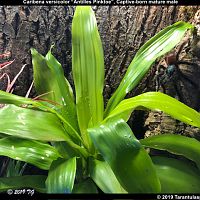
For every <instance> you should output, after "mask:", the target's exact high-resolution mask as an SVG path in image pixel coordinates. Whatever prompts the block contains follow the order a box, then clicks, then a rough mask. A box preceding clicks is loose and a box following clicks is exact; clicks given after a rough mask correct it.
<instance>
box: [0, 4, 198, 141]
mask: <svg viewBox="0 0 200 200" xmlns="http://www.w3.org/2000/svg"><path fill="white" fill-rule="evenodd" d="M93 9H94V11H95V13H96V18H97V22H98V27H99V32H100V35H101V39H102V43H103V47H104V54H105V66H106V79H105V91H104V96H105V99H106V100H107V99H108V98H109V97H110V96H111V94H112V93H113V92H114V91H115V89H116V88H117V86H118V85H119V83H120V80H121V79H122V77H123V75H124V74H125V71H126V69H127V67H128V65H129V64H130V62H131V60H132V59H133V57H134V55H135V53H136V52H137V50H138V49H139V48H140V47H141V45H142V44H144V42H146V41H147V40H148V39H150V38H151V37H152V36H154V35H155V34H156V33H157V32H158V31H160V30H161V29H163V28H164V27H166V26H168V25H171V24H172V23H174V22H176V21H179V20H183V21H189V22H191V23H193V24H194V25H195V26H196V27H197V36H194V35H193V36H192V35H190V36H186V38H185V40H186V41H187V43H186V44H185V46H184V48H183V50H182V51H181V54H180V59H181V60H187V61H190V62H195V63H196V64H197V66H196V65H195V66H194V65H181V66H179V67H180V70H181V72H182V73H183V75H184V76H186V77H187V79H184V78H183V77H182V76H181V75H180V74H178V73H175V74H173V76H174V77H172V78H171V79H170V81H166V82H165V84H164V86H163V87H164V88H163V87H159V88H158V79H159V77H162V76H163V74H165V71H161V72H160V69H159V66H160V63H161V61H163V60H164V58H162V59H161V60H160V61H158V62H157V63H155V65H154V66H153V67H152V69H151V70H150V72H149V73H148V75H147V76H146V77H145V78H144V79H143V81H142V82H141V83H140V84H139V86H138V87H137V88H136V89H135V90H134V91H133V92H131V94H129V95H128V96H133V95H137V94H140V93H142V92H146V91H156V90H160V91H162V92H165V93H167V94H169V95H171V96H173V97H175V98H177V99H179V100H180V101H182V102H184V103H186V104H187V105H189V106H191V107H193V108H195V109H196V110H198V111H199V109H200V106H199V97H200V92H199V86H200V78H199V77H200V70H199V69H200V68H199V67H200V66H199V67H198V65H199V59H200V55H199V54H200V53H199V52H200V51H199V48H200V47H199V44H200V43H199V37H198V35H199V29H200V28H199V27H200V7H199V6H99V7H97V6H94V7H93ZM74 10H75V8H74V7H64V6H0V53H3V52H11V54H12V56H11V58H9V59H10V60H12V59H15V62H14V63H13V64H12V65H11V66H9V67H8V68H6V69H5V70H1V71H0V76H1V74H2V73H3V72H7V73H8V74H9V75H10V77H11V78H13V77H14V76H15V75H16V74H17V72H18V71H19V70H20V69H21V67H22V65H23V64H27V66H26V68H25V70H24V71H23V73H22V74H21V75H20V77H19V79H18V80H17V82H16V84H15V90H14V93H15V94H18V95H23V96H24V95H25V94H26V91H27V90H28V88H29V86H30V84H31V82H32V65H31V58H30V48H31V47H34V48H36V49H37V50H38V51H39V52H40V53H42V54H43V55H44V54H46V53H47V51H48V50H49V48H50V46H51V45H52V44H55V48H54V49H53V54H54V55H55V57H56V58H57V59H58V60H59V61H60V62H61V64H62V66H63V68H64V70H65V74H66V76H67V78H68V80H69V81H70V82H71V83H72V84H73V81H72V75H71V23H72V17H73V13H74ZM175 51H176V50H175ZM189 80H192V81H193V82H195V85H194V84H192V83H191V82H190V81H189ZM5 85H6V80H1V82H0V89H5ZM31 95H32V96H34V95H35V93H34V90H33V91H32V93H31ZM129 124H130V126H131V127H132V129H133V131H134V133H135V134H136V135H137V136H139V137H142V136H144V135H146V136H149V135H152V134H159V133H164V132H165V133H178V134H185V135H190V136H192V137H196V138H200V133H199V130H198V129H197V128H194V127H190V126H186V125H185V124H183V123H181V122H178V121H176V120H174V119H172V118H170V117H169V116H167V115H165V114H163V113H161V112H144V111H136V112H134V114H133V115H132V117H131V119H130V121H129Z"/></svg>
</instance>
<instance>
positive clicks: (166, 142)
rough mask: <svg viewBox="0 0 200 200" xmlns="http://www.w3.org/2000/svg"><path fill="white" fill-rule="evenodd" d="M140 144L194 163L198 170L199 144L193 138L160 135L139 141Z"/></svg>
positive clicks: (199, 164) (199, 165)
mask: <svg viewBox="0 0 200 200" xmlns="http://www.w3.org/2000/svg"><path fill="white" fill-rule="evenodd" d="M140 142H141V144H142V145H144V146H145V147H150V148H154V149H159V150H166V151H168V152H170V153H173V154H177V155H182V156H185V157H186V158H188V159H190V160H192V161H194V162H195V163H196V164H197V166H198V168H199V169H200V161H199V158H200V142H199V141H198V140H196V139H194V138H189V137H186V136H182V135H175V134H162V135H156V136H152V137H149V138H145V139H141V140H140Z"/></svg>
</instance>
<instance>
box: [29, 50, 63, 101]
mask: <svg viewBox="0 0 200 200" xmlns="http://www.w3.org/2000/svg"><path fill="white" fill-rule="evenodd" d="M31 55H32V64H33V78H34V85H35V89H36V92H37V94H38V95H43V94H45V95H43V96H42V97H41V98H42V99H47V100H51V101H54V102H57V103H58V104H61V105H62V103H63V102H62V93H61V91H60V88H59V86H58V83H57V78H58V75H57V74H55V73H53V71H52V70H51V69H50V68H49V66H48V65H47V62H46V59H45V57H44V56H42V55H41V54H39V53H38V52H37V50H35V49H33V48H31Z"/></svg>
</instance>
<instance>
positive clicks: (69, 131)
mask: <svg viewBox="0 0 200 200" xmlns="http://www.w3.org/2000/svg"><path fill="white" fill-rule="evenodd" d="M1 103H2V104H14V105H18V106H19V105H27V106H28V108H37V109H40V110H42V111H46V112H50V114H51V113H53V114H55V115H56V116H57V117H58V118H59V119H60V120H61V121H62V122H63V125H64V128H65V130H66V131H65V132H64V134H65V135H66V137H68V135H70V136H71V139H73V140H74V141H75V142H76V141H79V142H82V139H81V137H80V135H79V133H78V132H77V131H76V130H75V129H74V127H73V126H72V125H71V124H70V123H69V122H68V121H67V120H66V119H65V118H64V117H63V116H64V115H65V114H63V112H65V111H63V110H62V109H61V110H60V111H59V112H60V113H58V112H57V111H56V110H57V109H58V108H57V109H56V110H54V109H52V108H51V106H47V105H44V104H41V103H40V102H38V101H33V100H31V99H29V98H24V97H20V96H17V95H14V94H10V93H7V92H4V91H1V90H0V104H1ZM64 107H65V106H64ZM27 110H28V109H27ZM40 113H42V112H40ZM43 113H44V112H43ZM47 114H48V113H47ZM44 115H45V113H44ZM62 115H63V116H62ZM56 116H55V118H56ZM2 123H3V121H2ZM55 141H57V140H55Z"/></svg>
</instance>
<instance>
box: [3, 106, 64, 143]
mask: <svg viewBox="0 0 200 200" xmlns="http://www.w3.org/2000/svg"><path fill="white" fill-rule="evenodd" d="M0 118H2V119H4V120H0V132H1V133H4V134H7V135H12V136H17V137H21V138H27V139H35V140H43V141H65V140H66V139H67V135H65V133H64V129H63V125H62V123H61V121H60V119H59V118H58V117H57V116H56V115H54V114H52V113H48V112H44V111H38V110H32V109H27V108H21V107H17V106H14V105H7V106H4V107H3V108H1V109H0Z"/></svg>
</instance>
